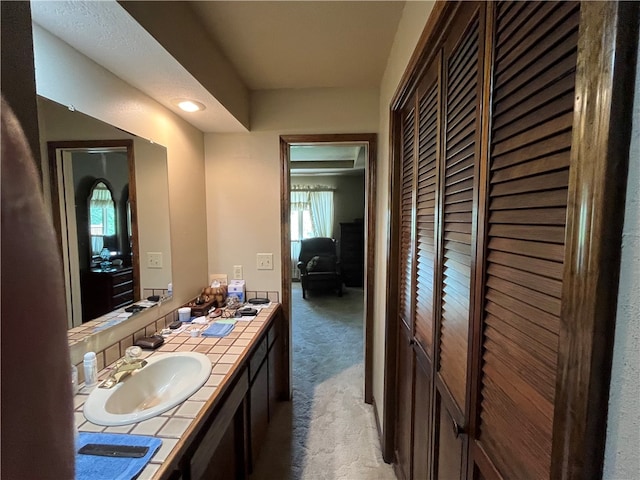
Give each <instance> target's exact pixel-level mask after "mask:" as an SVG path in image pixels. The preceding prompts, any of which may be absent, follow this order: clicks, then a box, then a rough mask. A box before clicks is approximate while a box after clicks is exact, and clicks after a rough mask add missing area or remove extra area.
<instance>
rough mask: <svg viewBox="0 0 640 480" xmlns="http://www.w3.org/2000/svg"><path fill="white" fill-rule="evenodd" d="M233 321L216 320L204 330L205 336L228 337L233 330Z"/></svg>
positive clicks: (203, 334)
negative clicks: (222, 321)
mask: <svg viewBox="0 0 640 480" xmlns="http://www.w3.org/2000/svg"><path fill="white" fill-rule="evenodd" d="M233 327H234V324H233V323H220V322H214V323H212V324H211V325H210V326H209V328H207V329H206V330H205V331H204V332H202V336H203V337H226V336H227V335H229V334H230V333H231V330H233Z"/></svg>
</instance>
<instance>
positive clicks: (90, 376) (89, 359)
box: [83, 352, 98, 388]
mask: <svg viewBox="0 0 640 480" xmlns="http://www.w3.org/2000/svg"><path fill="white" fill-rule="evenodd" d="M83 366H84V386H85V387H86V388H92V387H94V386H95V385H96V383H98V360H97V358H96V354H95V352H87V353H85V354H84V362H83Z"/></svg>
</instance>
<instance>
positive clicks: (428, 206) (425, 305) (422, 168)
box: [414, 57, 440, 364]
mask: <svg viewBox="0 0 640 480" xmlns="http://www.w3.org/2000/svg"><path fill="white" fill-rule="evenodd" d="M439 67H440V61H439V57H437V58H436V60H434V61H433V62H432V64H431V66H430V67H429V68H428V70H427V72H426V73H425V75H424V77H423V79H422V82H421V85H420V87H419V88H418V100H417V101H418V107H417V108H418V128H417V130H418V142H417V165H416V285H415V300H414V303H415V338H416V341H417V342H418V344H419V345H420V346H421V347H422V349H423V350H424V352H425V353H426V354H427V357H428V361H429V364H431V363H432V361H433V318H434V308H433V304H434V288H433V285H434V272H435V259H436V254H437V251H436V236H435V234H436V230H435V218H436V200H437V198H436V191H437V188H438V176H437V174H438V158H439V156H438V155H439V150H440V149H439V145H438V144H439V138H440V136H439V134H440V115H439V111H440V89H439V81H440V78H439Z"/></svg>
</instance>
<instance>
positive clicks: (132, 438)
mask: <svg viewBox="0 0 640 480" xmlns="http://www.w3.org/2000/svg"><path fill="white" fill-rule="evenodd" d="M88 443H106V444H109V445H134V446H140V447H149V451H148V452H147V454H146V455H145V456H144V457H141V458H124V457H100V456H96V455H81V454H79V453H77V452H78V450H80V448H82V447H83V446H85V445H86V444H88ZM160 445H162V440H160V439H159V438H154V437H145V436H142V435H121V434H116V433H89V432H80V433H79V435H78V437H77V439H76V480H84V479H86V480H130V479H132V478H134V477H135V476H136V475H138V474H139V473H140V472H141V471H142V469H143V468H144V467H145V466H146V465H147V463H149V460H151V457H152V456H153V455H154V454H155V453H156V451H157V450H158V448H160Z"/></svg>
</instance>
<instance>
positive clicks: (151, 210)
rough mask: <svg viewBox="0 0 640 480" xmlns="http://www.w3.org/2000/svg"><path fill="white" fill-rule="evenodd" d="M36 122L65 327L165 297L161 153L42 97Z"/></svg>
mask: <svg viewBox="0 0 640 480" xmlns="http://www.w3.org/2000/svg"><path fill="white" fill-rule="evenodd" d="M38 117H39V123H40V137H41V144H43V145H46V146H47V151H48V155H49V171H48V178H49V180H50V181H49V187H50V190H51V203H52V214H53V217H54V224H55V225H56V230H57V232H58V235H59V242H60V246H61V251H62V257H63V270H64V277H65V285H66V294H67V312H68V327H69V328H71V327H75V326H79V325H81V324H82V323H84V322H86V321H89V320H92V319H94V318H96V317H99V316H101V315H103V314H105V313H107V312H110V311H112V310H115V309H116V308H119V307H122V306H124V305H126V304H128V303H131V302H132V301H136V300H139V299H141V298H146V297H147V296H149V295H157V294H162V293H164V292H166V289H167V285H168V283H170V282H171V240H170V234H169V199H168V179H167V160H166V149H165V148H164V147H162V146H160V145H157V144H153V143H151V142H149V141H147V140H145V139H141V138H139V137H136V136H134V135H131V134H129V133H127V132H124V131H122V130H120V129H117V128H115V127H112V126H110V125H107V124H105V123H103V122H101V121H99V120H96V119H93V118H91V117H88V116H87V115H84V114H82V113H79V112H77V111H70V110H69V109H68V108H66V107H64V106H62V105H59V104H57V103H55V102H52V101H50V100H47V99H45V98H42V97H38ZM107 192H108V193H109V194H110V196H111V198H112V200H113V202H112V203H110V201H109V200H108V196H109V195H108V193H107ZM110 204H111V205H113V210H110V208H109V207H108V206H109V205H110ZM105 248H106V250H105ZM107 252H108V256H106V255H107ZM149 252H151V253H154V254H157V253H159V254H160V258H161V263H160V265H158V264H157V262H156V263H155V264H154V265H153V266H150V265H148V264H147V263H146V262H145V261H144V259H145V258H146V257H147V253H149ZM101 254H103V255H105V258H106V260H105V259H103V258H101V256H100V255H101ZM154 258H157V256H156V255H154ZM105 285H106V286H105Z"/></svg>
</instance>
